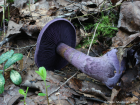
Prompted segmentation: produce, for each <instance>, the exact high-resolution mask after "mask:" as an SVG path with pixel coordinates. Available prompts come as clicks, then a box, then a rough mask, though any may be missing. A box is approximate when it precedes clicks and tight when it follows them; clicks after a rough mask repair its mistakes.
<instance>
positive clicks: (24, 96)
mask: <svg viewBox="0 0 140 105" xmlns="http://www.w3.org/2000/svg"><path fill="white" fill-rule="evenodd" d="M28 89H29V87H27V89H26V95H25V96H24V105H26V102H25V99H26V97H27V92H28Z"/></svg>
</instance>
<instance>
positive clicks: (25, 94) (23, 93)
mask: <svg viewBox="0 0 140 105" xmlns="http://www.w3.org/2000/svg"><path fill="white" fill-rule="evenodd" d="M28 89H29V87H27V89H26V92H24V90H23V89H19V90H18V92H19V93H20V94H21V95H23V96H24V100H21V101H24V105H26V101H25V100H26V97H27V92H28Z"/></svg>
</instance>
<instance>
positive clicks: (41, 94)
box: [38, 93, 46, 96]
mask: <svg viewBox="0 0 140 105" xmlns="http://www.w3.org/2000/svg"><path fill="white" fill-rule="evenodd" d="M38 95H39V96H46V94H45V93H38Z"/></svg>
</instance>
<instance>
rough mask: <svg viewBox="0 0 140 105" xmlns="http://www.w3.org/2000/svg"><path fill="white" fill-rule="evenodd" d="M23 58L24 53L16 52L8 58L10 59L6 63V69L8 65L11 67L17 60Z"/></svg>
mask: <svg viewBox="0 0 140 105" xmlns="http://www.w3.org/2000/svg"><path fill="white" fill-rule="evenodd" d="M22 58H23V55H22V54H18V53H17V54H14V55H13V56H12V57H11V58H9V59H8V61H7V62H6V63H5V65H4V69H7V68H8V67H10V66H11V65H12V64H14V63H15V62H17V61H19V60H21V59H22Z"/></svg>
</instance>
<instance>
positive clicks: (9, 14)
mask: <svg viewBox="0 0 140 105" xmlns="http://www.w3.org/2000/svg"><path fill="white" fill-rule="evenodd" d="M9 5H10V3H9V4H8V21H9V20H10V10H9Z"/></svg>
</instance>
